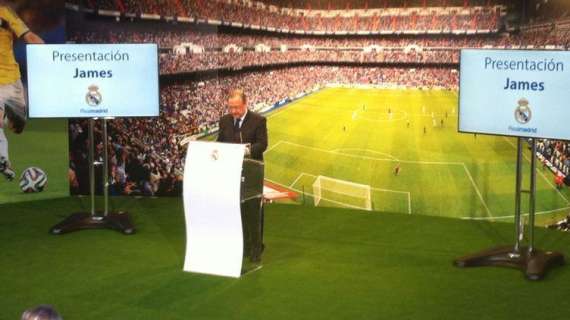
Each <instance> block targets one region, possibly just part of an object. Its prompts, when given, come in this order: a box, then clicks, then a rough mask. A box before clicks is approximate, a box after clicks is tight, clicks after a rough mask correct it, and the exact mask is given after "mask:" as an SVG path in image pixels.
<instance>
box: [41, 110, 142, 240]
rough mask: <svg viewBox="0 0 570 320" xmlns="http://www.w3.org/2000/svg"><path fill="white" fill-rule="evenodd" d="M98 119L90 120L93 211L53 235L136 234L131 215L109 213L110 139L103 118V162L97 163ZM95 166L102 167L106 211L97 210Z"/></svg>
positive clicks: (61, 225) (67, 222)
mask: <svg viewBox="0 0 570 320" xmlns="http://www.w3.org/2000/svg"><path fill="white" fill-rule="evenodd" d="M96 120H97V118H93V119H89V184H90V185H89V187H90V193H91V211H90V212H85V211H82V212H75V213H73V214H71V215H70V216H69V217H67V218H66V219H65V220H63V221H62V222H60V223H58V224H56V225H55V226H53V227H52V228H51V229H50V233H51V234H55V235H58V234H64V233H68V232H72V231H78V230H84V229H113V230H117V231H120V232H122V233H123V234H126V235H130V234H133V233H134V232H135V228H134V226H133V224H132V222H131V219H130V218H129V214H128V213H127V212H124V211H118V212H109V172H108V170H109V166H108V148H107V147H108V146H107V144H108V138H107V119H105V118H103V119H101V120H102V125H103V130H102V131H103V137H102V138H103V161H95V138H94V134H93V131H94V127H95V121H96ZM95 166H102V170H101V172H102V173H101V174H102V176H103V199H104V210H103V212H100V211H99V212H97V211H96V210H95Z"/></svg>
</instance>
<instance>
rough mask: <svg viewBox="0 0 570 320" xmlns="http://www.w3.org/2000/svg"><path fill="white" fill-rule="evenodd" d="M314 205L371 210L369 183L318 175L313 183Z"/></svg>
mask: <svg viewBox="0 0 570 320" xmlns="http://www.w3.org/2000/svg"><path fill="white" fill-rule="evenodd" d="M313 201H314V203H315V206H339V205H340V206H343V207H350V208H357V209H364V210H372V200H371V188H370V186H369V185H366V184H360V183H355V182H351V181H346V180H340V179H335V178H331V177H326V176H318V177H317V179H316V180H315V182H314V183H313Z"/></svg>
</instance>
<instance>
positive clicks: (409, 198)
mask: <svg viewBox="0 0 570 320" xmlns="http://www.w3.org/2000/svg"><path fill="white" fill-rule="evenodd" d="M303 176H309V177H313V178H317V177H318V176H317V175H314V174H310V173H306V172H301V173H300V174H299V175H298V176H297V178H296V179H295V180H294V181H293V182H292V183H291V184H290V185H289V187H287V188H289V189H291V190H295V191H297V190H296V188H294V186H295V184H297V182H299V180H301V178H302V177H303ZM267 180H268V181H270V180H269V179H267ZM270 182H272V181H270ZM370 190H374V191H379V192H391V193H399V194H405V195H406V196H407V199H408V214H412V195H411V193H410V192H409V191H400V190H392V189H383V188H375V187H370ZM306 193H307V192H306ZM307 194H309V195H311V196H313V194H310V193H307ZM323 199H325V198H323ZM325 200H326V201H331V202H337V203H343V202H339V201H333V200H330V199H325ZM345 205H347V206H350V205H349V204H345ZM357 208H360V207H357ZM360 209H362V208H360Z"/></svg>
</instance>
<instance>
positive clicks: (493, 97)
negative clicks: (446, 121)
mask: <svg viewBox="0 0 570 320" xmlns="http://www.w3.org/2000/svg"><path fill="white" fill-rule="evenodd" d="M568 119H570V52H565V51H534V50H471V49H469V50H461V65H460V84H459V131H461V132H472V133H487V134H496V135H507V136H518V137H531V138H552V139H563V140H568V139H570V125H568Z"/></svg>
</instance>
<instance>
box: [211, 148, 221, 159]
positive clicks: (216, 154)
mask: <svg viewBox="0 0 570 320" xmlns="http://www.w3.org/2000/svg"><path fill="white" fill-rule="evenodd" d="M210 156H211V157H212V160H213V161H216V160H218V158H219V157H220V154H219V152H218V149H214V151H212V154H211V155H210Z"/></svg>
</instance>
